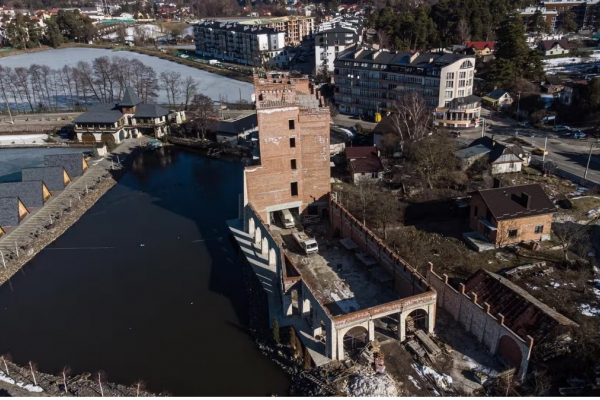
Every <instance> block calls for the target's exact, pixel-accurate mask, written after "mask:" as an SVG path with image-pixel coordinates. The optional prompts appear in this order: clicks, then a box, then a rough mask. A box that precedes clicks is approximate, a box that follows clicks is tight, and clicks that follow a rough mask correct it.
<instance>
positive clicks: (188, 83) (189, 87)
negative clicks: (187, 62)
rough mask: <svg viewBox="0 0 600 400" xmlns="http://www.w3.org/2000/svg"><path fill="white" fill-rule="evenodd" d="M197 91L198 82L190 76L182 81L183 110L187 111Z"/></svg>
mask: <svg viewBox="0 0 600 400" xmlns="http://www.w3.org/2000/svg"><path fill="white" fill-rule="evenodd" d="M197 91H198V81H196V80H195V79H194V78H192V77H191V76H188V77H187V78H185V79H184V80H183V96H184V98H185V109H186V110H187V109H188V107H189V105H190V102H191V101H192V99H193V98H194V96H195V95H196V92H197Z"/></svg>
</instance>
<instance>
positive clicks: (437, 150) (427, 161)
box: [406, 135, 458, 189]
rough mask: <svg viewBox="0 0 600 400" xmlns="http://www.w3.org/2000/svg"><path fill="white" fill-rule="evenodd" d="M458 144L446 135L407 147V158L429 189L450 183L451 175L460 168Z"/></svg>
mask: <svg viewBox="0 0 600 400" xmlns="http://www.w3.org/2000/svg"><path fill="white" fill-rule="evenodd" d="M455 148H456V142H454V141H451V140H450V138H449V137H448V136H445V135H433V136H428V137H426V138H424V139H423V140H420V141H419V142H412V143H410V145H409V146H407V148H406V150H407V157H408V161H409V162H410V163H411V166H412V168H413V169H414V170H415V172H417V174H418V175H419V177H420V178H421V179H422V180H424V181H425V182H427V187H428V188H429V189H433V188H434V187H437V186H438V183H439V184H440V186H442V185H443V184H444V183H448V182H449V180H446V181H445V180H444V178H449V177H450V175H451V174H452V173H453V172H454V171H456V169H457V167H458V159H457V158H456V156H455V155H454V150H455Z"/></svg>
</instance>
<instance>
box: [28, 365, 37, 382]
mask: <svg viewBox="0 0 600 400" xmlns="http://www.w3.org/2000/svg"><path fill="white" fill-rule="evenodd" d="M29 370H30V371H31V377H32V378H33V383H34V384H35V386H37V379H36V378H35V371H37V364H36V363H34V362H31V361H29Z"/></svg>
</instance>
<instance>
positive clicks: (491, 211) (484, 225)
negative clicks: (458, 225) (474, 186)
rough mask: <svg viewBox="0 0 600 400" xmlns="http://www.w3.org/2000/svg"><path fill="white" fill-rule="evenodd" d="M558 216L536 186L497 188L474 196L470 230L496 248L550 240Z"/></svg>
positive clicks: (479, 192) (472, 198)
mask: <svg viewBox="0 0 600 400" xmlns="http://www.w3.org/2000/svg"><path fill="white" fill-rule="evenodd" d="M496 182H498V181H496ZM495 186H498V183H496V184H495ZM555 212H556V207H555V206H554V204H552V201H551V200H550V199H549V198H548V196H547V195H546V193H544V189H542V187H541V186H540V185H538V184H537V183H536V184H530V185H520V186H509V187H494V188H493V189H486V190H478V191H476V192H474V193H472V194H471V209H470V214H469V226H470V228H471V229H473V230H475V231H477V232H479V233H481V234H483V236H485V237H486V238H487V240H489V241H490V242H491V243H493V244H495V245H497V246H505V245H509V244H514V243H520V242H524V241H539V240H548V239H550V232H551V225H552V217H553V215H554V213H555Z"/></svg>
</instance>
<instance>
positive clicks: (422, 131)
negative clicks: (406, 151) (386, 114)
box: [390, 92, 431, 143]
mask: <svg viewBox="0 0 600 400" xmlns="http://www.w3.org/2000/svg"><path fill="white" fill-rule="evenodd" d="M392 110H393V111H392V113H391V114H390V125H391V128H392V130H393V132H394V133H395V134H396V135H398V137H399V139H400V142H401V143H404V142H407V141H409V142H412V141H415V140H420V139H422V138H424V137H425V135H426V134H427V131H428V129H429V127H428V124H429V120H430V117H431V115H430V111H429V108H428V107H427V103H426V102H425V99H424V98H423V96H422V95H421V94H420V93H417V92H404V93H403V95H402V98H401V99H400V100H396V101H394V102H393V103H392Z"/></svg>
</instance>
